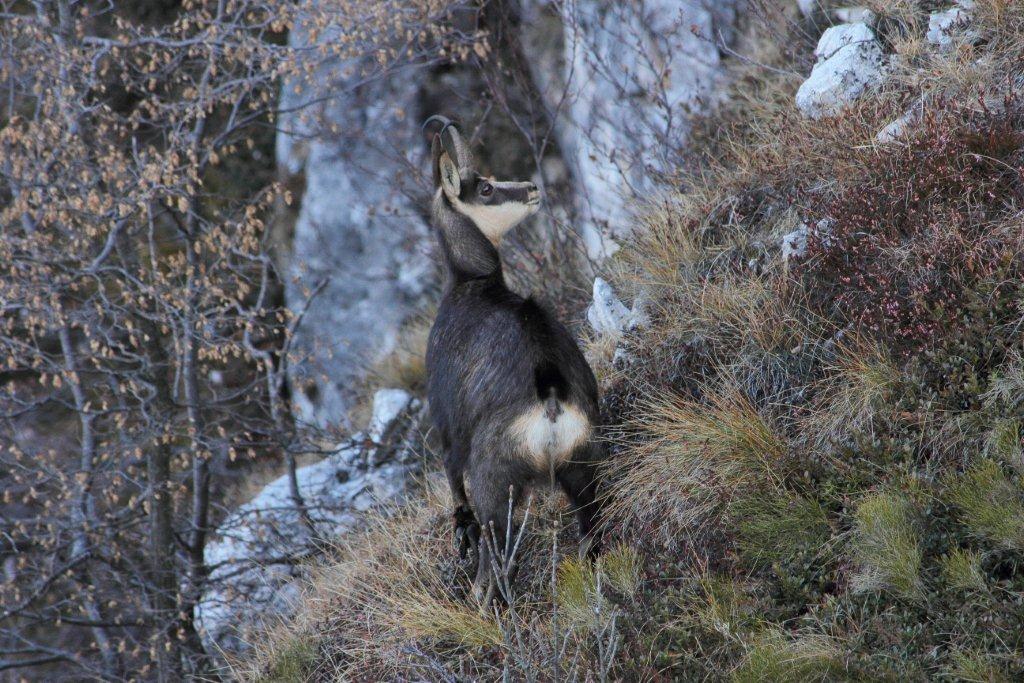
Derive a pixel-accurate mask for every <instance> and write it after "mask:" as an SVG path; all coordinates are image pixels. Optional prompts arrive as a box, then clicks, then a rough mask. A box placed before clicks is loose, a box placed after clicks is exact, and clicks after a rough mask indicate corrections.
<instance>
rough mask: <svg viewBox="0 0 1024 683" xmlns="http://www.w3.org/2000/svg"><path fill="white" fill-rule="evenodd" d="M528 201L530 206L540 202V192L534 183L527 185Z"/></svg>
mask: <svg viewBox="0 0 1024 683" xmlns="http://www.w3.org/2000/svg"><path fill="white" fill-rule="evenodd" d="M526 201H527V202H529V203H530V204H536V203H538V202H539V201H540V190H538V189H537V186H536V185H535V184H534V183H527V184H526Z"/></svg>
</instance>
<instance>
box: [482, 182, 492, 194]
mask: <svg viewBox="0 0 1024 683" xmlns="http://www.w3.org/2000/svg"><path fill="white" fill-rule="evenodd" d="M492 192H494V185H491V184H490V183H484V184H483V185H481V186H480V196H481V197H490V196H491V193H492Z"/></svg>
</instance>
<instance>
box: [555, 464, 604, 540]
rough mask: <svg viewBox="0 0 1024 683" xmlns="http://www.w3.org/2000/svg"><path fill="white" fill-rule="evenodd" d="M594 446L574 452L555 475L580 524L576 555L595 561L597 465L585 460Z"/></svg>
mask: <svg viewBox="0 0 1024 683" xmlns="http://www.w3.org/2000/svg"><path fill="white" fill-rule="evenodd" d="M593 450H594V446H592V445H591V446H588V447H587V448H586V449H581V450H580V451H577V454H576V459H574V460H572V461H570V462H567V463H566V464H565V465H564V466H563V467H562V468H561V469H559V471H558V473H557V475H556V476H557V478H558V483H559V484H560V485H561V487H562V490H563V491H565V493H566V495H567V496H569V502H570V503H571V504H572V507H573V511H574V512H575V513H576V519H577V520H578V521H579V525H580V554H581V555H582V554H584V553H585V554H586V556H587V557H589V558H590V559H595V558H596V557H597V555H598V553H600V552H601V533H600V529H599V528H598V522H599V520H600V512H601V504H600V500H599V499H598V497H597V480H598V474H599V473H598V464H597V462H596V461H595V459H593V458H591V457H587V456H590V455H591V452H590V451H593Z"/></svg>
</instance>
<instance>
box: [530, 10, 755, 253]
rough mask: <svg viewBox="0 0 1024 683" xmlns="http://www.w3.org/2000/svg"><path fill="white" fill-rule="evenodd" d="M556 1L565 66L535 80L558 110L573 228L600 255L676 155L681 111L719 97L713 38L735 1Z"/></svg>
mask: <svg viewBox="0 0 1024 683" xmlns="http://www.w3.org/2000/svg"><path fill="white" fill-rule="evenodd" d="M535 4H538V5H539V4H543V3H541V2H537V3H535ZM561 8H562V29H563V38H562V42H563V49H564V60H563V68H564V73H563V74H562V76H561V77H560V78H556V77H552V76H551V75H541V76H540V77H538V78H537V79H536V80H537V81H538V83H539V84H540V85H541V86H542V88H543V89H544V90H545V99H546V100H547V103H548V105H549V108H550V109H551V110H552V111H555V112H561V120H560V121H559V126H558V130H559V138H560V140H559V141H560V144H561V147H562V149H563V152H564V154H565V157H566V159H567V161H568V164H569V167H570V170H571V171H572V173H573V177H574V179H575V183H576V185H575V189H576V228H577V230H578V231H579V232H580V234H581V236H582V238H583V241H584V246H585V248H586V251H587V255H588V256H589V257H590V258H591V259H593V260H600V259H602V258H604V257H606V256H608V255H610V254H611V253H613V252H614V251H615V250H616V249H617V248H618V247H617V243H616V241H617V240H622V239H624V238H625V237H627V236H628V234H629V231H630V220H629V218H630V211H629V206H630V205H631V204H632V202H633V201H634V200H635V199H636V197H637V195H638V194H640V195H642V194H644V193H645V192H647V191H649V190H651V189H652V187H653V182H654V181H653V179H654V178H655V177H656V175H657V173H658V172H659V171H662V170H665V169H666V168H669V167H670V164H671V162H673V161H678V160H677V159H674V158H673V153H674V152H677V151H679V150H680V149H681V148H682V147H683V145H684V144H685V140H686V137H687V135H688V132H689V128H688V113H689V112H691V111H692V110H695V109H697V110H699V109H700V108H702V107H704V106H706V105H707V104H709V103H711V102H713V101H714V100H715V99H716V98H717V95H718V92H719V91H720V88H721V85H722V83H723V69H722V56H721V52H720V49H719V46H718V45H719V43H720V42H721V41H729V40H731V36H732V31H733V24H734V22H735V17H736V10H735V3H734V2H731V1H728V0H726V1H722V2H711V1H710V0H703V1H702V0H686V1H684V2H670V1H669V0H645V1H644V2H636V3H620V2H612V1H610V0H580V1H579V2H567V3H562V4H561ZM528 18H529V17H528ZM526 23H527V29H526V30H529V21H527V22H526Z"/></svg>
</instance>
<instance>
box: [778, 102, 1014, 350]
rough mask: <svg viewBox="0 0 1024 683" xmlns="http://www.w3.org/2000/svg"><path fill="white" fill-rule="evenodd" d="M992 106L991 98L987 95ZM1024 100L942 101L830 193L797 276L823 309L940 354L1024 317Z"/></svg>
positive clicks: (817, 212)
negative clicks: (913, 129)
mask: <svg viewBox="0 0 1024 683" xmlns="http://www.w3.org/2000/svg"><path fill="white" fill-rule="evenodd" d="M989 101H990V102H991V100H989ZM1022 144H1024V107H1022V105H1021V102H1020V100H1019V98H1017V97H1012V96H1011V97H1007V98H1005V99H1004V100H1002V101H1001V102H1000V103H999V106H991V105H990V106H985V105H984V103H983V104H982V106H981V107H977V108H969V107H964V106H948V105H947V103H937V104H936V105H935V106H934V107H933V108H932V109H931V111H930V112H929V113H928V114H927V115H926V116H925V118H924V120H923V121H922V123H921V126H920V129H919V130H918V131H917V132H916V134H915V135H914V137H912V138H911V139H909V140H908V141H906V142H905V143H903V144H900V145H884V146H879V147H878V148H877V149H876V150H875V152H874V160H873V163H872V164H871V165H870V166H869V167H868V169H867V171H866V173H865V175H864V176H863V177H862V178H860V179H859V180H858V181H856V182H854V183H852V184H851V185H850V186H849V187H848V188H846V189H845V190H844V191H842V192H841V193H840V194H839V195H838V196H836V197H835V198H833V199H831V200H827V201H823V200H822V199H821V198H820V195H815V194H813V193H810V192H804V193H802V196H803V197H804V198H805V203H806V206H805V209H806V211H807V213H808V214H809V216H810V218H811V221H810V223H811V224H812V225H818V226H819V227H817V228H815V229H813V230H812V231H811V234H810V235H809V239H808V249H807V253H806V255H805V257H804V258H803V260H802V263H801V264H800V266H799V267H798V268H797V269H796V270H795V277H797V278H798V279H799V280H800V281H801V282H802V283H803V285H804V286H805V287H806V288H807V289H808V290H809V293H810V298H811V300H812V301H814V302H816V304H817V306H818V307H819V308H820V309H821V310H822V312H823V313H825V314H826V315H828V316H829V317H831V318H833V319H838V320H840V321H842V322H852V323H854V324H855V325H856V326H858V327H859V328H861V329H863V330H866V331H868V332H870V333H871V334H872V335H873V336H876V337H878V338H880V339H885V340H887V342H888V343H889V344H890V345H891V347H892V348H893V350H894V351H895V352H896V353H897V354H900V355H903V356H911V355H914V356H921V355H929V354H932V353H934V352H936V351H938V350H939V349H942V348H946V349H947V350H948V348H949V345H950V344H951V343H952V344H956V343H957V340H959V339H963V338H965V337H969V336H972V335H971V333H972V331H973V332H977V331H979V330H990V329H992V328H993V327H998V326H999V325H1000V324H1001V322H1000V320H999V319H1000V318H1003V322H1006V317H1008V316H1017V317H1019V316H1020V314H1021V311H1020V310H1019V302H1020V301H1021V295H1022V292H1024V280H1022V276H1024V226H1022V225H1021V214H1020V211H1021V208H1020V207H1021V205H1022V199H1024V147H1022Z"/></svg>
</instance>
